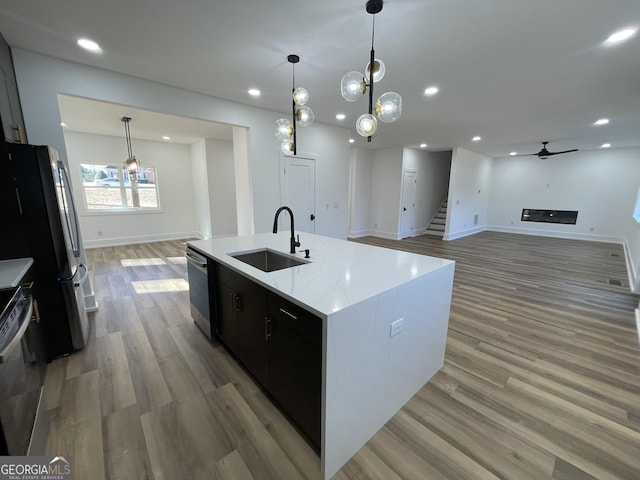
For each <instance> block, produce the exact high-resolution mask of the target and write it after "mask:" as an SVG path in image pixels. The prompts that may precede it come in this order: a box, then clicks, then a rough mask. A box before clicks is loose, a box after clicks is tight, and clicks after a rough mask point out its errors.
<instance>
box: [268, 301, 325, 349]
mask: <svg viewBox="0 0 640 480" xmlns="http://www.w3.org/2000/svg"><path fill="white" fill-rule="evenodd" d="M269 316H271V317H276V318H278V319H279V320H280V321H281V322H283V323H285V324H286V325H288V326H289V327H290V328H291V329H292V330H294V331H295V332H297V333H298V334H300V335H302V336H303V337H305V338H306V339H307V340H309V341H311V342H312V343H314V344H317V345H322V319H320V318H319V317H317V316H315V315H313V314H312V313H310V312H308V311H307V310H305V309H303V308H300V307H299V306H297V305H296V304H294V303H292V302H290V301H288V300H285V299H284V298H282V297H280V296H278V295H276V294H274V293H271V292H269Z"/></svg>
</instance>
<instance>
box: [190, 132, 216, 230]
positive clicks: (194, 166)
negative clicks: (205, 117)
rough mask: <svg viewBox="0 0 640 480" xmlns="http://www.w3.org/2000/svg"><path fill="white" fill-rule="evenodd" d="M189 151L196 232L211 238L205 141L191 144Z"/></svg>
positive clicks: (201, 140)
mask: <svg viewBox="0 0 640 480" xmlns="http://www.w3.org/2000/svg"><path fill="white" fill-rule="evenodd" d="M190 150H191V172H192V181H193V200H194V215H195V218H196V232H197V235H198V237H200V238H211V237H212V236H213V234H212V233H211V210H210V208H209V182H208V178H209V174H208V172H207V147H206V143H205V139H204V138H202V139H200V140H198V141H197V142H195V143H193V144H192V145H191V149H190Z"/></svg>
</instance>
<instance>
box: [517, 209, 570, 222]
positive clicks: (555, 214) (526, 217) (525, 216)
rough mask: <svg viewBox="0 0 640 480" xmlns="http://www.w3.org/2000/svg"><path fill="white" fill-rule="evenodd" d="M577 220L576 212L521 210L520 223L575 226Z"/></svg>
mask: <svg viewBox="0 0 640 480" xmlns="http://www.w3.org/2000/svg"><path fill="white" fill-rule="evenodd" d="M577 220H578V211H577V210H534V209H532V208H523V209H522V217H520V221H521V222H543V223H564V224H566V225H575V224H576V221H577Z"/></svg>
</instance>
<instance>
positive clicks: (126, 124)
mask: <svg viewBox="0 0 640 480" xmlns="http://www.w3.org/2000/svg"><path fill="white" fill-rule="evenodd" d="M130 120H131V119H130V118H126V119H125V120H124V134H125V137H126V139H127V152H128V154H129V158H132V157H133V149H132V148H131V132H130V131H129V121H130Z"/></svg>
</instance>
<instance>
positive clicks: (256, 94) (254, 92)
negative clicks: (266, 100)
mask: <svg viewBox="0 0 640 480" xmlns="http://www.w3.org/2000/svg"><path fill="white" fill-rule="evenodd" d="M249 95H251V96H252V97H259V96H260V90H258V89H257V88H250V89H249Z"/></svg>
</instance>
